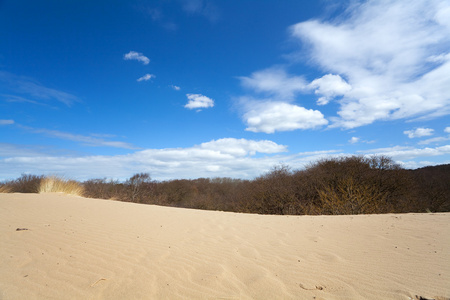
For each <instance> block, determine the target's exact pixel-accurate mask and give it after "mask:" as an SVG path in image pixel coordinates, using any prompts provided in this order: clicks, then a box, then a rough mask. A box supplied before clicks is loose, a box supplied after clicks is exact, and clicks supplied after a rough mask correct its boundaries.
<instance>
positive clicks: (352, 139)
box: [348, 136, 360, 144]
mask: <svg viewBox="0 0 450 300" xmlns="http://www.w3.org/2000/svg"><path fill="white" fill-rule="evenodd" d="M359 140H360V138H359V137H355V136H353V137H352V138H351V139H350V140H349V141H348V142H349V143H350V144H356V143H357V142H359Z"/></svg>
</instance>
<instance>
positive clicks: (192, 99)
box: [184, 94, 214, 109]
mask: <svg viewBox="0 0 450 300" xmlns="http://www.w3.org/2000/svg"><path fill="white" fill-rule="evenodd" d="M186 97H187V98H188V100H189V101H188V103H187V104H186V105H185V106H184V107H185V108H188V109H201V108H208V107H213V106H214V100H213V99H211V98H209V97H206V96H203V95H202V94H186Z"/></svg>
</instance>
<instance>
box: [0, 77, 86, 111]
mask: <svg viewBox="0 0 450 300" xmlns="http://www.w3.org/2000/svg"><path fill="white" fill-rule="evenodd" d="M0 83H3V84H5V88H6V89H9V90H11V91H14V92H16V93H20V94H24V95H27V96H28V97H31V98H33V100H28V99H25V98H24V97H21V96H17V95H3V96H4V97H5V98H7V99H8V101H13V102H14V101H15V102H29V103H33V104H41V103H39V102H38V101H36V100H34V99H39V100H56V101H58V102H61V103H63V104H65V105H67V106H69V107H70V106H72V105H73V104H74V103H76V102H81V101H80V99H79V98H78V97H77V96H75V95H72V94H70V93H66V92H63V91H60V90H56V89H52V88H48V87H46V86H44V85H42V84H41V83H39V82H37V81H35V80H34V79H32V78H28V77H25V76H17V75H14V74H12V73H9V72H6V71H0Z"/></svg>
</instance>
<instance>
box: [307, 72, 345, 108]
mask: <svg viewBox="0 0 450 300" xmlns="http://www.w3.org/2000/svg"><path fill="white" fill-rule="evenodd" d="M308 87H309V88H311V89H314V90H315V93H316V94H317V95H321V96H322V97H320V98H319V99H318V100H317V104H318V105H325V104H328V102H330V100H331V99H332V98H334V97H336V96H342V95H345V93H347V92H348V91H350V90H351V89H352V87H351V86H350V85H349V84H348V83H347V82H345V80H344V79H342V78H341V76H339V75H333V74H327V75H325V76H323V77H321V78H317V79H314V80H313V81H312V82H311V83H310V84H309V85H308Z"/></svg>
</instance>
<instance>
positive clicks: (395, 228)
mask: <svg viewBox="0 0 450 300" xmlns="http://www.w3.org/2000/svg"><path fill="white" fill-rule="evenodd" d="M18 228H19V229H24V230H17V229H18ZM0 244H1V247H0V299H416V295H418V296H421V297H425V298H429V299H446V298H450V214H448V213H447V214H402V215H392V214H390V215H363V216H263V215H246V214H236V213H225V212H211V211H199V210H189V209H179V208H169V207H158V206H151V205H139V204H131V203H122V202H116V201H109V200H97V199H85V198H82V197H76V196H67V195H62V194H39V195H38V194H0Z"/></svg>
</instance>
